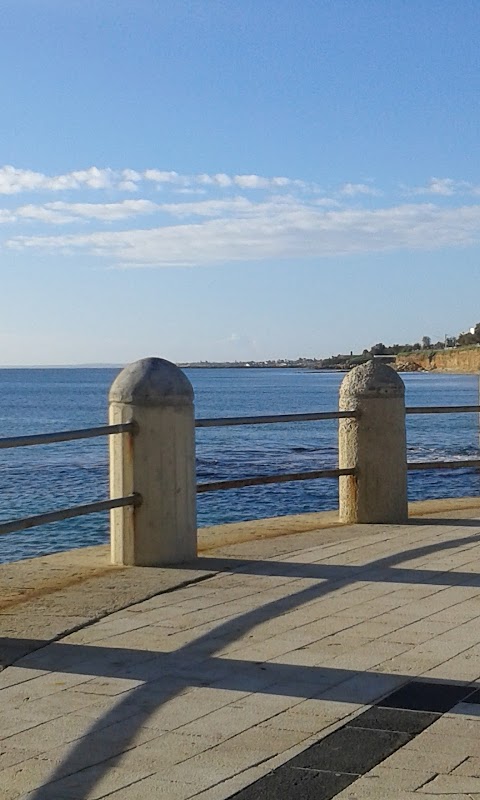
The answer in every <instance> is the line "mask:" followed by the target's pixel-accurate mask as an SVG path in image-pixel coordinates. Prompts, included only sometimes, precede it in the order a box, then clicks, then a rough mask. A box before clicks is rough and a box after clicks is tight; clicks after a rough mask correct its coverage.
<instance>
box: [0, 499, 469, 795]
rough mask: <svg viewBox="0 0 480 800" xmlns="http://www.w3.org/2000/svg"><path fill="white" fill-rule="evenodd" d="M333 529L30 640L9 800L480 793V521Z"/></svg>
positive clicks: (9, 705) (6, 767)
mask: <svg viewBox="0 0 480 800" xmlns="http://www.w3.org/2000/svg"><path fill="white" fill-rule="evenodd" d="M334 533H335V536H333V535H332V536H330V535H329V533H328V531H327V532H325V531H322V532H318V531H308V532H303V533H299V534H296V535H291V536H288V535H285V536H282V537H280V538H268V539H264V540H262V541H258V542H242V543H237V544H235V545H230V546H228V547H224V548H222V549H219V550H216V551H214V550H212V551H210V552H209V553H208V555H207V554H206V555H204V556H203V558H201V559H199V561H198V562H196V563H195V564H192V565H187V566H185V567H184V568H182V569H181V570H171V572H172V574H173V573H175V575H174V576H173V578H172V580H174V581H176V582H177V583H176V584H175V585H176V586H177V588H175V589H174V590H171V591H167V592H164V591H161V590H160V592H158V591H157V593H156V594H155V595H154V596H152V597H150V598H148V599H145V600H142V601H141V602H139V603H136V604H134V605H130V606H127V607H126V608H122V609H119V610H114V611H113V612H112V613H110V614H108V615H107V616H104V617H103V618H102V619H100V620H99V621H97V622H95V623H93V624H90V625H87V626H83V627H81V628H80V629H79V630H77V631H73V632H72V633H70V634H66V635H64V636H62V637H61V638H60V639H58V640H57V641H54V642H52V643H47V644H46V645H45V646H40V647H38V648H37V649H36V650H35V649H34V648H33V647H30V651H29V652H28V654H27V655H25V656H24V657H22V658H20V659H18V660H16V662H15V664H14V665H12V666H9V667H7V668H6V669H4V670H3V671H2V672H1V673H0V800H19V799H20V798H22V800H26V798H28V800H89V799H91V800H93V798H98V800H100V798H104V797H105V798H106V797H108V798H113V799H114V800H123V798H125V799H126V798H128V800H135V798H142V800H143V798H147V800H148V798H157V797H166V798H167V797H168V798H171V800H176V799H177V800H188V799H189V798H199V799H200V800H226V798H229V797H234V796H235V795H236V794H237V796H238V800H256V798H259V800H260V798H264V800H268V798H270V797H275V799H277V798H282V797H288V798H291V799H292V800H295V798H296V797H298V798H300V797H301V798H302V799H307V800H308V798H309V797H312V798H313V797H315V800H322V798H325V799H327V798H331V797H338V798H341V800H345V799H346V798H349V800H357V798H358V799H360V798H366V797H369V798H376V797H378V798H382V799H383V800H389V798H396V800H402V799H403V798H410V800H412V798H415V797H416V798H417V799H418V800H421V798H424V797H427V798H428V797H437V798H438V797H441V796H447V797H449V798H450V800H451V798H452V797H453V798H455V797H464V798H469V797H476V796H478V797H480V736H479V734H480V704H479V698H480V693H479V694H474V691H475V690H476V689H480V658H479V655H480V626H479V625H478V620H477V617H478V616H479V615H480V570H479V566H480V512H479V514H478V517H477V518H476V517H475V516H472V512H471V511H467V510H464V511H463V512H457V513H456V514H453V513H452V514H451V515H450V517H449V518H448V517H446V516H445V515H444V516H443V518H442V519H439V520H435V519H433V518H431V519H426V520H424V521H423V524H421V522H420V521H417V523H415V524H409V525H405V526H378V525H376V526H355V527H354V528H352V529H349V528H338V529H336V530H335V531H334ZM325 534H327V535H325ZM142 572H143V571H142ZM162 572H164V573H165V575H167V573H168V572H169V571H168V570H162ZM178 573H181V574H182V580H181V581H180V580H179V579H178ZM112 574H113V573H112ZM199 576H200V578H201V579H200V580H198V578H199ZM192 577H193V580H192ZM111 579H112V575H110V576H109V578H108V580H111ZM157 580H158V579H157ZM62 591H63V590H62ZM75 591H77V589H75ZM79 591H80V590H79ZM84 602H85V603H86V602H87V601H86V600H84ZM42 603H43V599H42ZM43 611H44V609H43V607H42V611H39V614H41V613H42V612H43ZM4 616H7V617H8V616H13V615H8V614H7V615H4ZM78 616H81V615H78ZM5 638H7V639H8V637H5ZM12 640H13V641H15V636H12ZM35 641H36V642H38V641H39V640H38V637H37V638H36V639H35ZM40 641H41V640H40ZM45 641H46V640H45ZM25 646H27V650H28V637H27V641H26V645H25ZM419 679H420V681H427V682H428V686H426V685H425V684H424V683H423V684H421V685H420V686H418V683H417V681H418V680H419ZM402 686H404V687H405V689H404V690H402V692H397V690H398V689H401V687H402ZM370 708H371V710H369V709H370Z"/></svg>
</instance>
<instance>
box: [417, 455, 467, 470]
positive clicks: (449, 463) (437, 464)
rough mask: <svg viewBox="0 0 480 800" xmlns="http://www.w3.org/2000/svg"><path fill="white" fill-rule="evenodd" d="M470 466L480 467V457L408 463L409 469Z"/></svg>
mask: <svg viewBox="0 0 480 800" xmlns="http://www.w3.org/2000/svg"><path fill="white" fill-rule="evenodd" d="M468 467H480V459H478V458H467V459H464V460H462V461H410V462H409V463H408V464H407V468H408V470H409V471H410V470H420V469H467V468H468Z"/></svg>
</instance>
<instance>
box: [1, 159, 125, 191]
mask: <svg viewBox="0 0 480 800" xmlns="http://www.w3.org/2000/svg"><path fill="white" fill-rule="evenodd" d="M114 175H115V173H114V172H113V170H110V169H98V167H90V168H89V169H84V170H76V171H74V172H68V173H66V174H65V175H44V174H43V173H42V172H33V171H32V170H28V169H17V168H16V167H12V166H9V165H7V166H4V167H0V194H19V193H20V192H38V191H49V192H58V191H64V190H66V189H80V188H82V187H87V188H89V189H108V188H110V187H111V186H112V183H113V178H114Z"/></svg>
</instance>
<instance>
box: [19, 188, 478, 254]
mask: <svg viewBox="0 0 480 800" xmlns="http://www.w3.org/2000/svg"><path fill="white" fill-rule="evenodd" d="M206 216H208V215H206ZM477 242H480V206H478V205H474V206H463V207H460V208H454V209H446V208H443V207H442V208H440V207H438V206H436V205H433V204H405V205H398V206H393V207H391V208H384V209H375V210H366V209H340V210H337V209H335V210H326V209H322V208H319V207H315V206H313V205H307V204H303V203H301V202H296V203H294V202H290V203H285V204H281V203H277V204H275V203H274V204H268V203H258V204H257V205H256V208H255V213H251V209H250V210H249V211H248V213H245V214H233V215H231V216H228V217H223V216H220V217H218V218H215V219H210V218H207V219H204V220H201V221H200V222H194V223H192V222H187V223H185V224H174V225H165V226H164V227H153V228H141V229H133V230H122V231H97V232H94V233H86V234H81V235H78V234H68V235H63V236H17V237H14V238H12V239H10V240H9V242H8V246H9V247H11V248H17V249H23V250H25V249H29V250H49V251H53V252H54V251H56V250H60V251H64V250H65V248H67V249H68V250H69V251H70V252H75V251H80V252H83V253H89V254H91V255H93V256H101V257H103V258H105V259H107V260H108V261H109V262H113V263H115V264H116V265H118V266H123V267H126V266H129V267H134V266H136V267H141V266H149V267H164V266H196V265H204V264H226V263H234V262H239V261H262V260H266V259H270V260H272V259H284V258H288V259H297V258H322V257H331V256H340V255H345V254H354V253H373V252H385V251H390V250H395V249H402V250H434V249H437V248H439V247H451V246H465V245H469V244H473V243H477Z"/></svg>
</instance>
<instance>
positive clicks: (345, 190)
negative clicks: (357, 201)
mask: <svg viewBox="0 0 480 800" xmlns="http://www.w3.org/2000/svg"><path fill="white" fill-rule="evenodd" d="M339 194H341V195H343V196H344V197H355V196H356V195H362V194H363V195H370V196H371V197H380V196H381V195H382V192H381V191H380V190H379V189H375V187H374V186H370V184H368V183H345V184H344V185H343V186H342V187H341V189H340V191H339Z"/></svg>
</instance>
